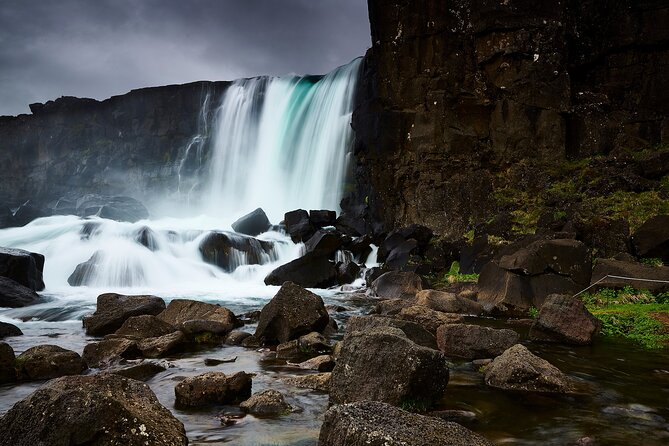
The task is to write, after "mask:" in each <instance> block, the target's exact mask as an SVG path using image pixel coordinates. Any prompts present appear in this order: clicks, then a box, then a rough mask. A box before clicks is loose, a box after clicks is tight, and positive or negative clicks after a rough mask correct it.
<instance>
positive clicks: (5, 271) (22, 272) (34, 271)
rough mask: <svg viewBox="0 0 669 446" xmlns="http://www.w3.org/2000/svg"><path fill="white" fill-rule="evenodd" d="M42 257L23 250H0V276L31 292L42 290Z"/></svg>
mask: <svg viewBox="0 0 669 446" xmlns="http://www.w3.org/2000/svg"><path fill="white" fill-rule="evenodd" d="M43 271H44V256H43V255H42V254H37V253H34V252H28V251H24V250H23V249H10V248H0V276H1V277H6V278H8V279H11V280H13V281H14V282H17V283H19V284H21V285H23V286H24V287H27V288H30V289H31V290H33V291H42V290H43V289H44V280H43V279H42V273H43Z"/></svg>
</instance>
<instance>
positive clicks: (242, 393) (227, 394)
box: [174, 372, 251, 407]
mask: <svg viewBox="0 0 669 446" xmlns="http://www.w3.org/2000/svg"><path fill="white" fill-rule="evenodd" d="M174 394H175V396H176V401H175V404H176V405H177V407H199V406H207V405H210V404H236V403H240V402H242V401H244V400H246V399H247V398H248V397H250V396H251V375H249V374H247V373H244V372H237V373H235V374H234V375H232V376H226V375H225V374H224V373H221V372H209V373H203V374H201V375H197V376H192V377H190V378H186V379H184V380H183V381H181V382H180V383H179V384H177V386H176V387H175V388H174Z"/></svg>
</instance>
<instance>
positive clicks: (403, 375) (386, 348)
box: [330, 327, 449, 406]
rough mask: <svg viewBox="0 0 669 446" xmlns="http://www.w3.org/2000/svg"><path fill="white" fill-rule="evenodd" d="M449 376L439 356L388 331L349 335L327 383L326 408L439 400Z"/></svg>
mask: <svg viewBox="0 0 669 446" xmlns="http://www.w3.org/2000/svg"><path fill="white" fill-rule="evenodd" d="M448 378H449V370H448V366H447V365H446V359H445V358H444V356H443V354H442V353H440V352H438V351H436V350H433V349H430V348H426V347H421V346H419V345H417V344H415V343H414V342H412V341H411V340H409V339H408V338H407V337H406V336H405V335H404V333H403V332H402V331H401V330H399V329H397V328H391V327H378V328H374V329H370V330H368V331H366V332H360V331H356V332H353V333H350V334H348V335H347V336H346V337H345V338H344V340H343V344H342V348H341V352H340V354H339V356H338V357H337V365H336V366H335V368H334V370H333V371H332V379H331V381H330V403H332V404H341V403H347V402H353V401H362V400H374V401H383V402H387V403H390V404H394V405H401V404H403V403H410V402H420V404H422V405H424V406H430V405H431V404H433V403H434V402H435V401H438V400H439V399H441V397H442V395H443V393H444V391H445V389H446V384H448Z"/></svg>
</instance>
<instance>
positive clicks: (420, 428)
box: [318, 401, 493, 446]
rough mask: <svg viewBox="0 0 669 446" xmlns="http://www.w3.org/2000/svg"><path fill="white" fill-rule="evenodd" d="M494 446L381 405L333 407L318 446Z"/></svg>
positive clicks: (448, 426) (432, 420) (438, 422)
mask: <svg viewBox="0 0 669 446" xmlns="http://www.w3.org/2000/svg"><path fill="white" fill-rule="evenodd" d="M443 445H449V446H492V445H493V443H491V442H489V441H488V440H486V439H485V438H484V437H482V436H480V435H478V434H476V433H474V432H472V431H470V430H469V429H466V428H464V427H463V426H461V425H459V424H457V423H453V422H450V421H443V420H440V419H438V418H434V417H428V416H424V415H418V414H415V413H410V412H407V411H405V410H401V409H398V408H397V407H394V406H391V405H390V404H385V403H382V402H378V401H360V402H355V403H351V404H342V405H338V406H333V407H331V408H330V409H328V411H327V412H325V418H324V421H323V425H322V426H321V432H320V435H319V438H318V446H443Z"/></svg>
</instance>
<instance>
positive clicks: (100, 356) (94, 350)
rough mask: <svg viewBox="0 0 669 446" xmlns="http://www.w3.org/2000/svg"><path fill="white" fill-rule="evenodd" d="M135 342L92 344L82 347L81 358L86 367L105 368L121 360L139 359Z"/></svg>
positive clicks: (127, 340)
mask: <svg viewBox="0 0 669 446" xmlns="http://www.w3.org/2000/svg"><path fill="white" fill-rule="evenodd" d="M140 355H141V353H140V351H139V349H138V348H137V342H136V341H133V340H130V339H122V338H119V339H105V340H102V341H100V342H93V343H91V344H88V345H86V347H84V354H83V358H84V361H86V364H88V367H95V368H100V367H105V366H107V365H109V364H111V363H113V362H116V361H119V360H120V359H122V358H125V359H133V358H138V357H140Z"/></svg>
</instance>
